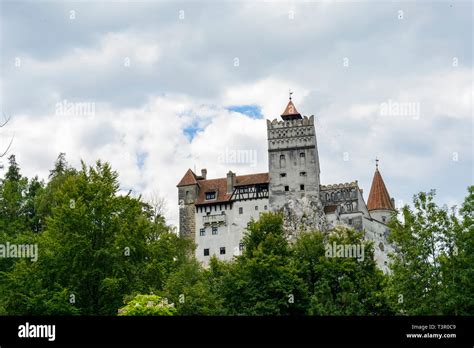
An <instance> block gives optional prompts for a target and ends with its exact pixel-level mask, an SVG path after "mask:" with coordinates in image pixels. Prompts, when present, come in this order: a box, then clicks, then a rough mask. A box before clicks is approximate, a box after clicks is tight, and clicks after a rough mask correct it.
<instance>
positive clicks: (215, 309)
mask: <svg viewBox="0 0 474 348" xmlns="http://www.w3.org/2000/svg"><path fill="white" fill-rule="evenodd" d="M164 293H165V296H167V297H168V298H169V299H170V300H172V301H173V302H174V303H175V304H176V309H177V314H179V315H220V314H223V308H222V298H220V296H219V294H218V293H217V292H213V288H212V286H211V277H210V271H209V270H207V269H204V268H203V267H202V266H201V264H200V263H199V262H198V261H197V260H196V259H195V258H191V259H190V260H189V261H188V262H186V263H183V264H182V265H181V267H180V268H179V269H177V270H176V272H174V273H172V274H171V275H170V277H169V278H168V280H167V283H166V286H165V289H164Z"/></svg>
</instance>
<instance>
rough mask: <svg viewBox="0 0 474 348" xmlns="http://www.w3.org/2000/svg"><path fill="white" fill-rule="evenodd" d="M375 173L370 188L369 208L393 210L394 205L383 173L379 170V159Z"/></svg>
mask: <svg viewBox="0 0 474 348" xmlns="http://www.w3.org/2000/svg"><path fill="white" fill-rule="evenodd" d="M376 163H377V164H376V167H375V174H374V178H373V179H372V187H371V188H370V193H369V199H368V200H367V209H369V210H382V209H388V210H392V209H393V205H392V202H391V200H390V195H389V194H388V191H387V188H386V187H385V183H384V182H383V179H382V175H381V174H380V171H379V165H378V160H376Z"/></svg>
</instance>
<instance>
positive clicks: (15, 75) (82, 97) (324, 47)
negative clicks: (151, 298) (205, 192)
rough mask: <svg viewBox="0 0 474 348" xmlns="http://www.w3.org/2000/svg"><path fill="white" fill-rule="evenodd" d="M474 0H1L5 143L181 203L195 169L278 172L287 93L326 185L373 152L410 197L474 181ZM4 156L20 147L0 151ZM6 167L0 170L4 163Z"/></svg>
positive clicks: (441, 196) (31, 168)
mask: <svg viewBox="0 0 474 348" xmlns="http://www.w3.org/2000/svg"><path fill="white" fill-rule="evenodd" d="M472 33H473V5H472V3H471V2H470V1H418V2H409V1H403V2H396V1H290V2H283V1H224V2H218V1H177V2H176V1H175V2H171V1H140V2H138V1H128V2H127V1H119V2H115V1H102V2H98V1H79V2H74V1H36V2H32V1H5V0H0V51H1V52H0V58H1V61H0V67H1V71H0V73H1V80H0V98H1V99H0V108H1V111H2V114H4V115H6V116H8V117H11V120H10V122H9V123H8V124H7V126H5V127H3V128H0V149H2V148H5V147H6V146H7V145H8V143H9V142H10V139H11V137H12V136H13V137H14V140H13V144H12V147H11V148H10V152H9V154H15V155H16V158H17V161H18V163H19V165H20V167H21V171H22V173H23V175H26V176H29V177H32V176H34V175H38V176H39V177H40V178H43V179H47V176H48V174H49V170H50V169H51V168H52V167H53V165H54V161H55V159H56V157H57V156H58V154H59V153H60V152H65V153H66V158H67V160H68V162H69V163H70V164H71V165H73V166H75V167H79V163H80V160H81V159H82V160H84V161H85V162H86V163H88V164H91V165H92V164H93V163H94V162H95V161H96V160H98V159H101V160H104V161H108V162H110V163H111V165H112V167H113V168H114V169H115V170H117V171H118V173H119V181H120V189H121V191H123V192H128V191H129V190H132V192H133V194H134V195H136V196H139V195H140V194H141V195H142V197H144V198H145V199H148V198H147V197H151V196H153V195H160V196H162V197H164V198H165V199H166V201H167V212H166V217H167V219H168V222H169V223H170V224H173V225H177V218H178V203H177V188H176V185H177V183H178V182H179V181H180V179H181V178H182V176H183V175H184V174H185V172H186V170H187V169H188V168H191V169H193V170H196V172H197V173H198V174H199V173H200V170H201V169H202V168H206V169H207V175H208V178H217V177H223V176H225V174H226V173H227V172H228V171H229V170H232V171H234V172H236V173H237V175H240V174H249V173H259V172H266V171H268V155H267V139H266V137H267V134H266V119H270V120H273V119H275V118H279V117H280V116H279V115H280V114H281V113H282V112H283V110H284V109H285V106H286V104H287V102H288V92H289V90H290V89H291V91H292V92H293V101H294V103H295V106H296V108H297V110H298V111H299V112H300V113H301V114H303V115H308V116H309V115H315V122H316V134H317V141H318V150H319V157H320V165H321V183H322V184H335V183H343V182H351V181H354V180H358V182H359V185H360V187H361V188H362V189H363V190H364V198H365V199H366V200H367V196H368V193H369V190H370V184H371V181H372V177H373V174H374V169H375V158H376V157H377V158H378V159H379V160H380V162H379V169H380V171H381V174H382V176H383V178H384V181H385V184H386V186H387V188H388V191H389V193H390V195H391V196H392V197H394V199H395V202H396V205H397V207H399V206H401V205H403V204H407V203H410V202H411V201H412V197H413V195H414V194H416V193H417V192H420V191H428V190H430V189H436V192H437V202H438V203H439V204H440V205H443V204H447V205H449V206H452V205H458V206H459V205H460V204H461V203H462V202H463V200H464V197H465V196H466V192H467V190H466V189H467V186H468V185H472V184H473V177H474V175H473V168H474V166H473V150H474V147H473V138H474V137H473V135H474V132H473V112H472V111H473V108H472V100H473V66H472V62H473V38H472V35H473V34H472ZM0 162H2V163H3V164H4V165H6V164H7V161H6V158H5V157H4V158H2V159H0ZM4 172H5V169H3V170H1V169H0V177H1V176H2V175H3V174H4Z"/></svg>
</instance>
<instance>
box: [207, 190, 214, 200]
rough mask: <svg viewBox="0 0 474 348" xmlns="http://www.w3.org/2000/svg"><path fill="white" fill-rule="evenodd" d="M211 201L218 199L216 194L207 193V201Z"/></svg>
mask: <svg viewBox="0 0 474 348" xmlns="http://www.w3.org/2000/svg"><path fill="white" fill-rule="evenodd" d="M211 199H216V193H215V192H206V201H209V200H211Z"/></svg>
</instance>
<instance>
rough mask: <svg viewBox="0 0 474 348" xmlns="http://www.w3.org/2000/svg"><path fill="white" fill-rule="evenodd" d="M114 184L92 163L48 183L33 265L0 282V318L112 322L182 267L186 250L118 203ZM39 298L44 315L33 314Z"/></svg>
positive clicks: (129, 202) (133, 207)
mask: <svg viewBox="0 0 474 348" xmlns="http://www.w3.org/2000/svg"><path fill="white" fill-rule="evenodd" d="M117 177H118V174H117V173H116V172H114V171H113V170H112V169H111V168H110V166H109V165H108V164H107V163H102V162H100V161H98V162H97V163H96V165H95V166H93V167H87V166H86V165H85V164H84V163H83V165H82V170H81V171H69V170H65V171H61V172H57V175H55V176H53V177H52V178H51V181H50V182H49V183H48V185H47V187H46V190H45V192H44V193H43V195H42V199H41V200H40V201H41V202H42V206H43V208H42V209H43V210H42V211H44V212H45V220H46V222H45V229H44V231H43V232H42V233H40V234H39V235H37V236H36V237H35V238H36V239H35V242H36V243H38V249H39V258H38V261H37V262H31V261H29V260H22V262H17V263H16V264H15V266H14V267H13V269H12V270H11V271H9V272H5V273H3V274H2V277H1V279H0V281H1V283H2V286H1V287H2V290H3V291H4V293H5V297H4V303H3V308H4V309H5V311H7V312H8V313H9V314H19V315H24V314H41V313H51V314H55V312H54V310H55V308H56V309H60V312H58V313H56V314H61V313H64V312H66V311H65V310H64V307H66V308H70V309H71V313H76V312H77V313H80V314H82V315H113V314H116V312H117V309H118V308H119V307H120V306H121V305H122V304H123V299H124V297H125V296H126V295H128V294H133V293H149V292H150V291H155V290H160V289H161V287H162V286H163V284H164V282H165V280H166V278H167V277H168V275H169V274H170V272H172V271H173V270H174V269H175V268H177V267H179V265H180V263H181V262H184V261H183V260H184V259H185V255H186V253H187V248H188V247H189V244H188V242H187V241H183V240H181V239H180V238H179V237H178V236H176V235H174V234H172V233H171V232H169V231H168V228H167V227H166V225H164V224H161V223H155V222H153V221H151V218H150V215H149V214H148V210H147V206H146V204H145V203H143V202H141V201H140V200H139V199H136V198H132V197H130V196H128V195H127V196H122V195H119V194H118V188H119V184H118V180H117ZM25 236H26V235H25ZM45 294H46V295H47V297H48V298H50V299H51V300H50V303H49V304H50V308H49V309H45V308H44V307H41V306H40V307H38V308H36V307H35V306H34V305H33V304H36V303H39V302H40V301H42V299H44V298H46V297H45V296H46V295H45ZM64 294H66V295H67V296H63V295H64ZM51 301H53V302H54V301H56V302H54V303H53V302H51ZM58 301H59V302H58ZM39 311H40V312H39Z"/></svg>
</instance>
